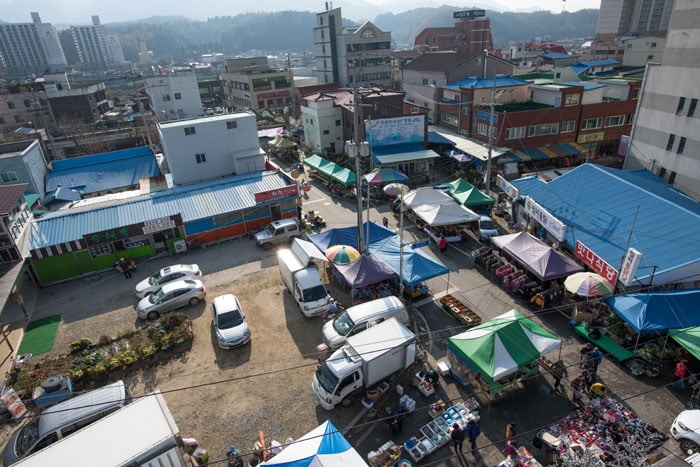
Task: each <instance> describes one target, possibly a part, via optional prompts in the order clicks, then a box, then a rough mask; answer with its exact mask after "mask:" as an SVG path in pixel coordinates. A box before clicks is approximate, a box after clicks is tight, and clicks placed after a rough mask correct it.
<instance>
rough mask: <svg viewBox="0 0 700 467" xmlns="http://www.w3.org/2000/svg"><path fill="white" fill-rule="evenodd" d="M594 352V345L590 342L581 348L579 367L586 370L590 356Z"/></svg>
mask: <svg viewBox="0 0 700 467" xmlns="http://www.w3.org/2000/svg"><path fill="white" fill-rule="evenodd" d="M592 350H593V344H591V343H590V342H586V345H584V346H583V347H581V349H580V350H579V351H578V353H579V360H578V366H579V368H581V369H584V368H586V367H587V366H588V361H589V359H588V354H590V353H591V351H592Z"/></svg>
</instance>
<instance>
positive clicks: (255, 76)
mask: <svg viewBox="0 0 700 467" xmlns="http://www.w3.org/2000/svg"><path fill="white" fill-rule="evenodd" d="M221 81H222V86H223V88H224V93H225V96H226V104H227V106H228V107H230V108H233V109H252V110H253V111H255V112H257V113H259V112H261V111H267V112H269V113H272V114H281V113H283V112H284V109H285V108H288V109H290V108H292V107H293V105H294V80H293V79H292V72H291V71H290V70H281V69H272V68H270V65H269V63H268V59H267V57H249V58H231V59H227V60H226V61H225V65H224V72H223V73H222V74H221Z"/></svg>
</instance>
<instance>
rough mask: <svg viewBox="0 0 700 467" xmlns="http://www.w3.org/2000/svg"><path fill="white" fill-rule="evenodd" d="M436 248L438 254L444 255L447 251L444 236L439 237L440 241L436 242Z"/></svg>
mask: <svg viewBox="0 0 700 467" xmlns="http://www.w3.org/2000/svg"><path fill="white" fill-rule="evenodd" d="M438 246H439V247H440V254H441V255H444V254H445V252H446V251H447V240H445V236H444V235H440V240H438Z"/></svg>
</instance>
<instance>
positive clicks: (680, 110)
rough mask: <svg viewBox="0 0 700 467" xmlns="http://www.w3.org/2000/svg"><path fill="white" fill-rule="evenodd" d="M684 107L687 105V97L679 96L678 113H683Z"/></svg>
mask: <svg viewBox="0 0 700 467" xmlns="http://www.w3.org/2000/svg"><path fill="white" fill-rule="evenodd" d="M683 107H685V97H679V98H678V107H676V115H680V114H682V113H683Z"/></svg>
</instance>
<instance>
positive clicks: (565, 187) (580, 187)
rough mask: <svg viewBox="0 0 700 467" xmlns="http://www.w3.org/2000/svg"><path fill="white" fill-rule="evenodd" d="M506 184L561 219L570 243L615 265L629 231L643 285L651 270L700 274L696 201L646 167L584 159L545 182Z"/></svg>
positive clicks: (665, 275) (669, 277) (672, 276)
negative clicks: (608, 164)
mask: <svg viewBox="0 0 700 467" xmlns="http://www.w3.org/2000/svg"><path fill="white" fill-rule="evenodd" d="M511 183H512V184H513V185H514V186H515V187H516V188H517V189H518V190H519V192H520V195H521V196H530V197H531V198H532V199H534V200H535V201H536V202H537V203H539V204H540V205H542V206H543V207H544V208H545V209H547V210H548V211H549V212H551V213H552V214H553V215H554V216H556V217H557V218H558V219H559V220H561V221H562V222H563V223H564V224H566V226H567V227H566V236H565V241H566V243H567V244H568V245H569V246H570V247H571V248H574V247H575V245H576V240H579V241H581V242H582V243H584V244H585V245H586V246H587V247H588V248H590V249H591V250H593V251H594V252H595V253H596V254H598V255H599V256H600V257H601V258H603V259H604V260H605V261H607V262H608V263H609V264H610V265H611V266H612V267H614V268H619V266H620V261H621V258H622V257H623V255H624V254H625V251H626V245H627V239H628V236H630V230H631V231H632V235H631V237H630V242H629V246H630V247H632V248H636V249H637V250H639V251H640V252H641V253H642V260H641V263H640V265H639V269H638V271H637V274H636V277H637V279H638V280H639V281H640V282H641V283H642V284H643V285H646V284H648V283H649V281H650V280H651V276H652V275H653V277H654V279H653V281H654V284H664V283H671V282H687V281H690V280H693V278H695V277H696V276H697V278H698V279H700V250H699V249H698V248H697V245H698V243H699V242H700V204H698V203H697V202H696V201H694V200H692V199H690V198H688V197H686V196H685V195H683V194H682V193H680V192H679V191H677V190H675V189H673V188H672V187H670V186H669V185H668V184H666V183H665V182H663V181H662V180H660V179H659V178H658V177H656V176H655V175H654V174H652V173H650V172H649V171H647V170H646V169H642V170H634V171H622V170H617V169H611V168H606V167H601V166H597V165H594V164H584V165H581V166H579V167H577V168H575V169H574V170H572V171H570V172H568V173H566V174H564V175H562V176H561V177H558V178H556V179H555V180H553V181H551V182H549V183H545V182H543V181H542V180H539V179H538V178H536V177H527V178H523V179H519V180H514V181H513V182H511ZM637 285H638V284H637Z"/></svg>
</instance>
